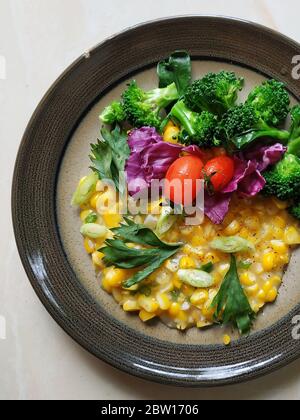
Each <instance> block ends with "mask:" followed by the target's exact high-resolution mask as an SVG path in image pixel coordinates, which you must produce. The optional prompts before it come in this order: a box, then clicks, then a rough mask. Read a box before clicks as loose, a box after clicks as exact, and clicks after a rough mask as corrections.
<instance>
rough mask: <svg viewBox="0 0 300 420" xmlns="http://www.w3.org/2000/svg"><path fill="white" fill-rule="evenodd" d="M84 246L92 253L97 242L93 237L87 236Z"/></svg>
mask: <svg viewBox="0 0 300 420" xmlns="http://www.w3.org/2000/svg"><path fill="white" fill-rule="evenodd" d="M84 248H85V250H86V252H87V253H88V254H92V253H93V252H94V251H95V244H94V242H93V241H92V240H91V239H89V238H85V240H84Z"/></svg>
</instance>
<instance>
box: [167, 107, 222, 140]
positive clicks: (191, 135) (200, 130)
mask: <svg viewBox="0 0 300 420" xmlns="http://www.w3.org/2000/svg"><path fill="white" fill-rule="evenodd" d="M169 117H171V118H174V119H176V120H177V121H178V122H179V123H180V125H181V127H182V130H181V133H180V134H179V138H180V141H181V143H184V144H187V145H189V144H197V145H198V146H201V147H213V146H217V145H218V143H215V142H214V138H215V134H216V130H217V128H218V120H217V117H216V116H215V115H213V114H211V113H210V112H207V111H203V112H201V113H200V114H197V113H196V112H193V111H191V110H190V109H188V108H187V106H186V105H185V103H184V101H179V102H177V103H176V104H175V105H174V107H173V108H172V110H171V112H170V115H169Z"/></svg>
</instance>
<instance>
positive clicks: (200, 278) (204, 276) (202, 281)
mask: <svg viewBox="0 0 300 420" xmlns="http://www.w3.org/2000/svg"><path fill="white" fill-rule="evenodd" d="M177 275H178V278H179V280H180V281H182V282H183V283H185V284H188V285H189V286H193V287H210V286H212V285H213V284H214V280H213V278H212V276H211V275H210V274H209V273H206V272H205V271H201V270H194V269H186V270H183V269H181V270H178V272H177Z"/></svg>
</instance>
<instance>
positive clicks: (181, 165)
mask: <svg viewBox="0 0 300 420" xmlns="http://www.w3.org/2000/svg"><path fill="white" fill-rule="evenodd" d="M203 167H204V165H203V162H202V160H201V159H200V158H199V157H197V156H184V157H181V158H179V159H177V160H176V161H175V162H174V163H173V164H172V165H171V166H170V168H169V170H168V172H167V175H166V180H167V181H168V182H167V183H166V186H165V191H164V194H165V197H166V198H168V199H169V200H170V201H172V202H173V203H175V204H183V205H184V206H189V205H191V204H192V203H193V201H194V200H195V198H196V197H197V195H198V193H199V191H200V189H201V184H200V183H199V182H198V183H197V180H200V179H203ZM167 184H169V186H168V185H167Z"/></svg>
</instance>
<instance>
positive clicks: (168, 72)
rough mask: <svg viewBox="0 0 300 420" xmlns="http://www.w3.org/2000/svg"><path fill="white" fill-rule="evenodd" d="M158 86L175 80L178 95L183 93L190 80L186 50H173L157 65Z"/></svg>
mask: <svg viewBox="0 0 300 420" xmlns="http://www.w3.org/2000/svg"><path fill="white" fill-rule="evenodd" d="M157 74H158V77H159V87H160V88H164V87H166V86H169V85H170V84H171V83H173V82H175V84H176V87H177V91H178V93H179V95H183V94H184V93H185V91H186V89H187V88H188V86H190V84H191V81H192V64H191V58H190V56H189V54H188V53H187V52H186V51H175V52H174V53H173V54H171V56H170V57H169V58H168V59H167V60H164V61H161V62H160V63H159V64H158V66H157Z"/></svg>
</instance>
